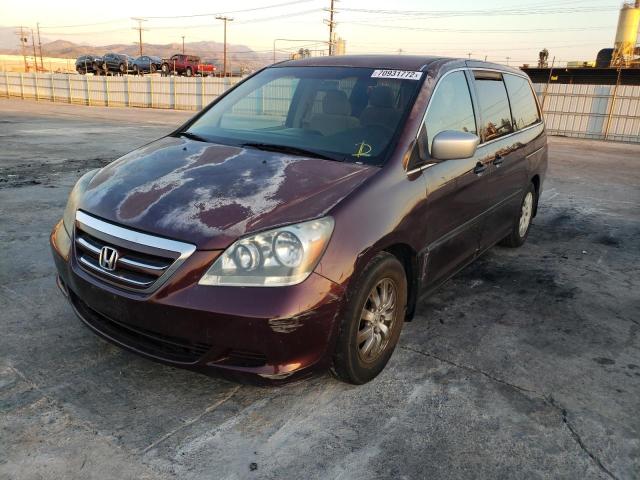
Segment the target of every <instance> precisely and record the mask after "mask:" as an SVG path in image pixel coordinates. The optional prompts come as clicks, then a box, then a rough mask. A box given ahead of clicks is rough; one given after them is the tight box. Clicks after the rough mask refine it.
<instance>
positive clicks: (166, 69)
mask: <svg viewBox="0 0 640 480" xmlns="http://www.w3.org/2000/svg"><path fill="white" fill-rule="evenodd" d="M160 74H161V75H162V76H163V77H168V76H169V64H167V63H163V64H162V67H161V68H160Z"/></svg>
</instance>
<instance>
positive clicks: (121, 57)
mask: <svg viewBox="0 0 640 480" xmlns="http://www.w3.org/2000/svg"><path fill="white" fill-rule="evenodd" d="M133 62H134V59H133V57H130V56H129V55H126V54H124V53H106V54H105V55H103V56H102V65H101V67H102V70H103V72H104V73H106V74H108V73H118V74H120V75H125V74H127V73H132V72H133V64H134V63H133Z"/></svg>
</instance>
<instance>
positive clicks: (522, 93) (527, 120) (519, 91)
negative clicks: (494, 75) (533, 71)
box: [504, 75, 540, 130]
mask: <svg viewBox="0 0 640 480" xmlns="http://www.w3.org/2000/svg"><path fill="white" fill-rule="evenodd" d="M504 83H505V85H506V86H507V92H508V93H509V101H510V102H511V112H512V113H513V121H514V122H515V124H516V129H518V130H522V129H523V128H527V127H529V126H531V125H533V124H535V123H538V122H539V121H540V114H539V113H538V105H537V104H536V100H535V98H534V97H533V92H532V91H531V87H530V86H529V82H528V81H527V80H526V79H524V78H522V77H517V76H516V75H505V76H504Z"/></svg>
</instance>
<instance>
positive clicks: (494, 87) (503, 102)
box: [475, 72, 514, 142]
mask: <svg viewBox="0 0 640 480" xmlns="http://www.w3.org/2000/svg"><path fill="white" fill-rule="evenodd" d="M475 77H476V91H477V93H478V104H479V106H480V118H481V119H482V123H481V125H480V132H481V133H482V136H483V139H484V141H485V142H488V141H490V140H494V139H496V138H499V137H501V136H503V135H508V134H509V133H512V132H513V131H514V129H513V123H512V121H511V110H510V109H509V99H508V98H507V89H506V88H505V86H504V82H503V81H502V75H500V74H497V75H493V74H485V72H475Z"/></svg>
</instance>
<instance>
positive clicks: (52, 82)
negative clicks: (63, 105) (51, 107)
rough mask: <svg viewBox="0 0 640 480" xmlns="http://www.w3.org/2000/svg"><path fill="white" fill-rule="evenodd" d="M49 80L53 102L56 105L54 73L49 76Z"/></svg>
mask: <svg viewBox="0 0 640 480" xmlns="http://www.w3.org/2000/svg"><path fill="white" fill-rule="evenodd" d="M49 78H50V79H51V101H52V102H53V103H56V81H55V79H54V78H53V73H51V74H49Z"/></svg>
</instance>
